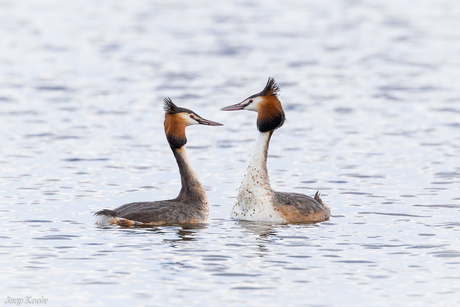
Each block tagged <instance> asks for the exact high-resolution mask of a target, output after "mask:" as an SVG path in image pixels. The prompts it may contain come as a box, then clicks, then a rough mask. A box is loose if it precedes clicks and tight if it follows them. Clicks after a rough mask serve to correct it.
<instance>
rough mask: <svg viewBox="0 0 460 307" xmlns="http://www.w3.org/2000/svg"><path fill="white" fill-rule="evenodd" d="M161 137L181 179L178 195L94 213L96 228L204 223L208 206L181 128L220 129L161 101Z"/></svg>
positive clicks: (213, 123) (167, 100)
mask: <svg viewBox="0 0 460 307" xmlns="http://www.w3.org/2000/svg"><path fill="white" fill-rule="evenodd" d="M164 110H165V112H166V115H165V122H164V127H165V133H166V138H167V140H168V143H169V146H170V147H171V149H172V151H173V154H174V157H175V158H176V162H177V165H178V166H179V172H180V177H181V183H182V188H181V190H180V193H179V195H178V196H177V197H176V198H174V199H171V200H161V201H153V202H136V203H130V204H126V205H123V206H120V207H118V208H116V209H113V210H108V209H104V210H101V211H99V212H96V213H95V215H96V216H97V218H98V221H97V222H96V224H99V225H110V224H115V225H121V226H137V225H139V226H143V225H171V224H195V223H205V222H206V221H207V219H208V213H209V204H208V198H207V197H206V193H205V191H204V189H203V186H202V185H201V183H200V181H199V180H198V177H197V175H196V173H195V171H194V170H193V168H192V165H191V164H190V162H189V160H188V157H187V152H186V150H185V144H186V143H187V138H186V136H185V127H187V126H190V125H198V124H200V125H207V126H222V124H219V123H216V122H213V121H210V120H206V119H203V118H202V117H201V116H199V115H198V114H196V113H195V112H193V111H191V110H188V109H185V108H180V107H178V106H176V105H175V104H174V103H173V102H172V101H171V99H169V98H165V99H164Z"/></svg>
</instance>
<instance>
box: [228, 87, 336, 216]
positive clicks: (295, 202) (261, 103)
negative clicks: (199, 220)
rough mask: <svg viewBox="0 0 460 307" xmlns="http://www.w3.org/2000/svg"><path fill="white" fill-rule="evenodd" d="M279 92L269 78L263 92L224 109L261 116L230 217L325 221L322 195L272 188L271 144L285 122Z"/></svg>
mask: <svg viewBox="0 0 460 307" xmlns="http://www.w3.org/2000/svg"><path fill="white" fill-rule="evenodd" d="M278 92H279V87H278V85H277V84H276V82H275V79H273V78H268V82H267V85H266V86H265V88H264V89H263V90H262V91H261V92H260V93H258V94H255V95H252V96H249V97H248V98H246V99H245V100H243V101H242V102H240V103H237V104H235V105H231V106H228V107H225V108H222V109H221V110H222V111H236V110H248V111H255V112H257V113H258V116H257V129H258V130H259V135H258V137H257V140H256V144H255V148H254V152H253V154H252V157H251V159H250V162H249V166H248V168H247V170H246V174H245V175H244V177H243V181H242V182H241V185H240V188H239V191H238V201H237V203H236V205H235V206H234V207H233V210H232V214H231V216H232V218H237V219H242V220H251V221H266V222H275V223H316V222H323V221H325V220H327V219H328V218H329V217H330V215H331V211H330V209H329V207H328V206H327V205H326V204H325V203H324V202H323V201H322V199H321V197H320V194H319V192H316V194H315V196H314V197H313V198H312V197H309V196H307V195H304V194H299V193H284V192H275V191H273V189H272V188H271V186H270V180H269V178H268V171H267V152H268V144H269V142H270V138H271V136H272V135H273V132H274V131H275V129H277V128H279V127H281V126H282V125H283V123H284V120H285V115H284V111H283V107H282V106H281V102H280V101H279V99H278Z"/></svg>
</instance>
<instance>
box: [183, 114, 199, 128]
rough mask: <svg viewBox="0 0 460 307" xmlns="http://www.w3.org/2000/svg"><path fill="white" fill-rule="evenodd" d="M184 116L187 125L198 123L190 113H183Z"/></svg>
mask: <svg viewBox="0 0 460 307" xmlns="http://www.w3.org/2000/svg"><path fill="white" fill-rule="evenodd" d="M181 116H182V118H183V119H184V123H185V125H186V126H190V125H197V124H198V122H197V121H196V120H194V119H193V118H191V117H190V115H188V114H181Z"/></svg>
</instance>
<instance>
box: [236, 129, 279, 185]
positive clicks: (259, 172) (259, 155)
mask: <svg viewBox="0 0 460 307" xmlns="http://www.w3.org/2000/svg"><path fill="white" fill-rule="evenodd" d="M272 134H273V131H269V132H259V135H258V136H257V140H256V144H255V146H254V151H253V153H252V156H251V160H250V162H249V165H248V168H247V169H246V174H245V175H244V178H243V182H242V183H241V186H243V185H248V184H250V185H256V186H260V187H261V188H264V189H269V190H271V186H270V179H269V177H268V170H267V154H268V144H269V142H270V138H271V136H272Z"/></svg>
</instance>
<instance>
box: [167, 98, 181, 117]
mask: <svg viewBox="0 0 460 307" xmlns="http://www.w3.org/2000/svg"><path fill="white" fill-rule="evenodd" d="M163 109H164V111H165V112H166V113H167V114H176V113H178V111H179V109H180V108H179V107H178V106H176V105H175V104H174V102H172V100H171V98H169V97H165V99H164V105H163Z"/></svg>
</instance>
